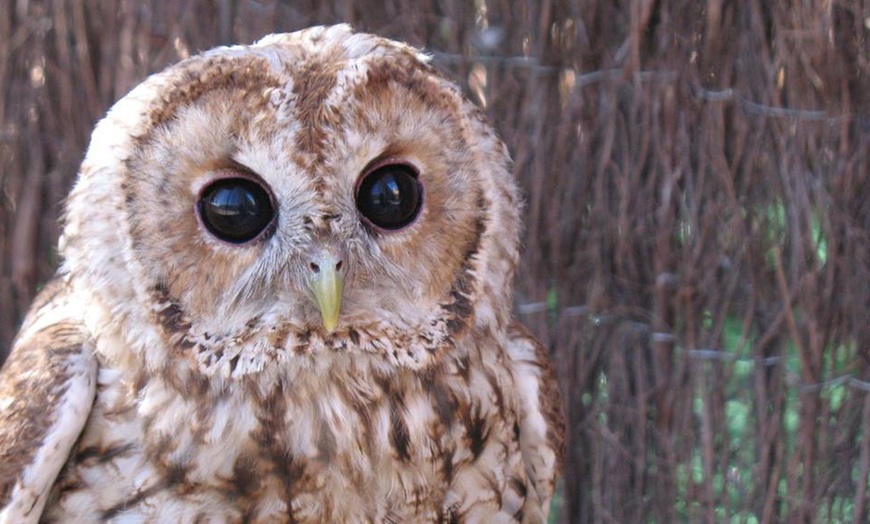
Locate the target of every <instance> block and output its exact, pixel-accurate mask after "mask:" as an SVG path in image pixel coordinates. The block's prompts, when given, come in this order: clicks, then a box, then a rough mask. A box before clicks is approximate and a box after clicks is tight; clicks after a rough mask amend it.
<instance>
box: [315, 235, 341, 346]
mask: <svg viewBox="0 0 870 524" xmlns="http://www.w3.org/2000/svg"><path fill="white" fill-rule="evenodd" d="M345 258H346V257H345V255H344V253H343V251H342V250H340V249H338V248H335V247H331V246H317V247H316V248H314V249H312V251H311V254H310V256H309V257H308V260H309V262H308V278H307V279H306V282H307V284H308V289H309V291H311V295H312V298H313V299H314V303H315V304H317V308H318V309H319V310H320V316H321V318H322V319H323V328H324V329H326V332H327V333H332V332H333V331H335V328H336V326H337V325H338V316H339V313H340V311H341V295H342V293H344V281H345V273H346V271H347V264H346V263H345V261H344V259H345Z"/></svg>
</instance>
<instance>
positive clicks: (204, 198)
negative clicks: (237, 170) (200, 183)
mask: <svg viewBox="0 0 870 524" xmlns="http://www.w3.org/2000/svg"><path fill="white" fill-rule="evenodd" d="M196 211H197V214H198V215H199V218H200V221H201V222H202V224H203V225H204V226H205V228H206V229H207V230H208V232H209V233H211V234H212V235H214V236H215V237H217V238H219V239H220V240H223V241H225V242H230V243H232V244H244V243H247V242H250V241H251V240H254V239H255V238H257V237H259V236H260V234H261V233H262V232H263V231H264V230H265V229H266V228H267V227H268V226H269V225H270V224H272V222H273V221H274V219H275V207H274V205H273V204H272V197H271V195H270V193H269V191H268V190H267V189H266V188H265V187H263V185H261V184H260V183H258V182H256V181H254V180H251V179H249V178H244V177H236V178H222V179H220V180H216V181H215V182H212V183H211V184H209V185H208V186H206V187H205V189H203V191H202V193H201V194H200V197H199V201H198V202H197V205H196Z"/></svg>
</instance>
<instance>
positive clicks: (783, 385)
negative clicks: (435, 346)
mask: <svg viewBox="0 0 870 524" xmlns="http://www.w3.org/2000/svg"><path fill="white" fill-rule="evenodd" d="M334 22H350V23H351V24H353V25H355V26H356V27H358V28H360V29H363V30H368V31H372V32H377V33H380V34H382V35H384V36H387V37H392V38H397V39H401V40H405V41H408V42H410V43H411V44H413V45H416V46H420V47H424V48H425V49H426V50H427V51H428V52H429V53H430V54H431V55H432V60H433V64H434V65H435V67H437V68H439V69H441V70H443V71H444V72H445V73H446V74H447V75H449V76H450V77H452V78H454V79H456V80H457V81H458V82H460V83H461V84H462V85H463V87H464V88H465V89H466V90H467V92H468V94H469V96H470V97H471V98H472V99H473V100H475V101H476V102H477V103H479V104H480V105H481V107H483V108H484V110H485V111H486V112H487V114H488V115H489V117H490V118H491V120H492V121H493V123H494V125H495V126H496V128H497V129H498V130H499V132H500V134H501V135H502V137H503V138H504V140H505V142H506V143H507V144H508V146H509V148H510V149H511V151H512V153H513V157H514V159H515V164H514V170H515V172H516V174H517V176H518V178H519V180H520V183H521V185H522V187H523V189H524V191H525V195H526V207H525V218H526V225H527V226H526V234H525V237H524V245H525V247H524V255H523V260H522V267H521V272H520V275H519V277H518V279H517V286H516V292H517V314H518V316H519V318H520V319H521V320H523V321H524V322H525V323H526V324H527V325H529V326H530V327H531V328H532V329H533V330H534V331H535V332H536V333H537V334H538V335H539V336H540V337H541V339H542V340H543V341H544V342H545V343H546V344H547V346H548V347H549V348H550V350H551V352H552V354H553V357H554V359H555V360H556V361H557V363H558V370H559V380H560V385H561V387H562V391H563V393H564V398H565V403H566V412H567V415H568V419H569V432H570V446H569V457H568V464H567V467H566V472H565V481H564V484H563V487H562V491H561V498H560V501H559V506H558V507H559V511H558V512H557V513H558V516H557V517H556V520H562V521H566V522H679V521H691V522H697V521H706V522H732V521H733V522H812V521H819V522H865V521H867V519H868V517H870V514H868V502H870V501H868V487H870V486H868V483H870V395H868V394H867V392H868V391H870V322H868V321H867V317H868V310H870V285H868V282H870V154H868V153H870V0H813V1H804V0H801V1H799V0H783V1H779V2H763V1H761V0H748V1H745V2H723V1H722V0H702V1H698V0H670V1H667V2H649V1H645V0H615V1H610V0H554V1H551V2H532V1H519V2H514V1H512V0H481V1H477V2H473V3H472V2H466V1H464V0H439V1H437V2H435V1H432V0H420V1H411V0H387V1H386V2H369V1H362V2H359V1H357V2H354V1H350V0H318V1H316V2H315V1H314V0H310V1H308V0H300V1H298V2H292V3H290V2H278V1H262V0H261V1H245V0H190V1H170V2H155V1H148V0H146V1H142V2H134V1H132V0H97V1H95V2H87V3H86V2H80V1H74V0H60V1H54V2H48V1H34V0H30V1H20V0H10V1H8V2H0V46H2V47H3V52H2V53H0V90H2V93H3V99H2V103H0V253H2V257H0V348H6V347H8V344H9V342H10V340H11V338H12V336H13V335H14V333H15V329H16V326H17V324H18V322H20V319H21V316H22V314H23V312H24V311H25V310H26V308H27V306H28V304H29V303H30V301H31V300H32V298H33V295H34V293H35V291H36V289H37V288H38V286H39V284H40V283H41V282H44V281H45V280H46V279H47V278H49V277H50V275H51V274H52V272H53V270H54V268H55V267H56V265H57V263H58V260H57V259H56V254H55V250H54V246H55V245H56V238H57V234H58V226H57V224H58V222H57V219H58V213H59V210H60V203H61V202H62V200H63V198H64V196H65V195H66V193H67V192H68V190H69V188H70V186H71V184H72V181H73V179H74V176H75V173H76V169H77V165H78V163H79V162H80V161H81V158H82V154H83V151H84V149H85V147H86V145H87V139H88V136H89V133H90V130H91V128H92V127H93V125H94V123H95V122H96V120H97V119H99V118H100V117H101V116H102V114H103V113H104V112H105V110H106V109H107V108H108V107H109V105H110V104H111V103H112V102H113V101H114V100H116V99H117V98H119V97H121V96H123V94H125V93H126V92H127V91H128V90H129V89H130V88H132V87H133V86H134V85H136V84H137V83H138V82H139V81H141V79H142V78H144V77H145V76H146V75H147V74H148V73H150V72H154V71H157V70H159V69H161V68H162V67H164V66H165V65H166V64H168V63H171V62H174V61H176V60H178V59H179V58H181V57H183V56H186V55H188V54H190V53H194V52H196V51H198V50H202V49H208V48H210V47H213V46H215V45H219V44H227V43H235V42H251V41H254V40H256V39H258V38H259V37H260V36H262V35H263V34H265V33H269V32H274V31H289V30H295V29H299V28H302V27H306V26H309V25H313V24H321V23H326V24H328V23H334Z"/></svg>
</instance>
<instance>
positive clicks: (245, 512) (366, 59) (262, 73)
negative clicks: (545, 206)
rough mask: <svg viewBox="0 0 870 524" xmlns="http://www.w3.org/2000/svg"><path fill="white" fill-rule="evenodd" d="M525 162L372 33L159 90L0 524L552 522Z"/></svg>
mask: <svg viewBox="0 0 870 524" xmlns="http://www.w3.org/2000/svg"><path fill="white" fill-rule="evenodd" d="M506 165H507V156H506V153H505V150H504V147H503V146H502V144H501V143H500V142H499V141H498V139H497V138H496V137H495V136H494V134H493V133H492V132H491V130H490V129H489V127H488V126H487V125H486V124H485V122H484V121H483V119H482V117H480V116H479V115H478V113H477V111H476V110H475V109H474V108H473V106H471V105H470V104H469V103H468V102H466V101H464V100H463V99H462V97H461V96H460V95H459V93H458V92H457V90H456V89H455V88H454V87H453V86H452V85H451V84H449V83H448V82H447V81H445V80H443V79H442V78H441V77H440V76H438V75H437V74H436V73H434V72H433V71H432V70H431V69H430V68H429V67H428V66H427V65H426V64H425V60H424V59H423V58H422V57H421V56H420V55H418V54H417V52H416V51H414V50H413V49H411V48H409V47H406V46H404V45H402V44H397V43H395V42H391V41H388V40H384V39H380V38H377V37H373V36H370V35H363V34H353V33H351V32H350V31H349V29H348V28H347V27H346V26H335V27H331V28H312V29H310V30H306V31H303V32H300V33H294V34H290V35H275V36H272V37H269V38H267V39H264V40H263V41H261V42H259V43H258V44H256V45H254V46H249V47H233V48H223V49H218V50H214V51H211V52H209V53H206V54H204V55H201V56H198V57H194V58H192V59H190V60H187V61H185V62H182V63H181V64H179V65H177V66H174V67H173V68H170V69H168V70H167V71H165V72H164V73H161V74H159V75H155V76H154V77H152V78H150V79H149V80H148V81H146V82H145V83H143V84H142V85H141V86H140V87H138V88H137V89H135V90H134V91H133V92H131V93H130V94H129V95H127V97H125V98H124V99H123V100H122V101H120V102H119V103H118V104H117V105H116V106H115V107H114V108H113V109H112V111H111V112H110V113H109V115H108V116H107V118H106V119H105V120H104V121H103V122H102V123H101V124H100V125H99V126H98V127H97V129H96V131H95V132H94V137H93V139H92V143H91V147H90V149H89V152H88V155H87V157H86V159H85V161H84V163H83V165H82V170H81V174H80V178H79V181H78V183H77V185H76V188H75V189H74V191H73V193H72V195H71V197H70V200H69V203H68V209H67V219H66V227H65V230H64V236H63V238H62V241H61V250H62V253H63V255H64V258H65V262H64V265H63V266H62V268H61V269H60V270H59V272H58V276H57V277H56V278H55V280H54V281H53V282H52V283H51V284H49V285H48V286H46V288H45V289H44V290H43V292H42V294H41V297H40V299H38V301H37V303H36V304H34V306H33V309H32V311H31V312H30V314H29V316H28V318H27V320H26V321H25V324H24V326H23V327H22V329H21V332H20V333H19V336H18V338H17V339H16V342H15V344H14V347H13V352H12V354H11V356H10V359H9V361H8V362H7V364H6V366H5V367H4V369H3V372H2V374H0V415H2V416H3V420H4V423H3V424H2V425H0V521H4V522H5V521H9V522H22V521H36V520H39V519H43V520H47V521H58V522H68V521H95V520H100V519H108V520H118V521H131V522H139V521H143V520H146V521H159V522H171V521H182V522H195V521H197V522H198V521H209V522H220V521H227V522H239V521H256V522H259V521H262V522H272V521H275V522H284V521H288V522H289V521H292V522H417V521H422V522H427V521H451V520H458V521H469V522H474V521H479V522H499V521H506V522H512V521H526V522H541V521H544V520H545V519H546V515H547V511H548V505H549V500H550V496H551V495H552V492H553V487H554V482H555V478H556V475H557V470H558V463H559V461H560V454H561V448H562V439H563V435H562V432H563V423H562V419H561V414H560V413H559V409H560V407H559V402H558V395H557V387H556V384H555V381H554V378H553V373H552V369H551V367H550V364H549V361H548V358H547V355H546V351H544V350H543V349H542V348H541V347H540V346H539V345H538V344H537V343H536V342H535V341H534V339H533V338H531V336H530V335H528V334H527V333H526V332H525V331H524V330H523V329H522V328H521V327H519V326H518V325H517V324H515V323H514V322H513V321H512V320H511V316H510V310H511V307H510V305H511V293H512V288H511V279H512V276H513V272H514V268H515V266H516V263H517V243H518V240H517V236H518V228H519V218H518V214H519V211H518V207H519V202H518V200H517V197H516V188H515V185H514V182H513V180H512V178H511V176H510V175H509V173H508V171H507V168H506ZM239 195H242V196H241V197H240V196H239ZM384 195H387V196H384ZM245 206H247V207H245ZM240 210H241V211H240ZM228 215H229V218H227V216H228ZM239 217H241V218H239ZM234 220H235V222H234Z"/></svg>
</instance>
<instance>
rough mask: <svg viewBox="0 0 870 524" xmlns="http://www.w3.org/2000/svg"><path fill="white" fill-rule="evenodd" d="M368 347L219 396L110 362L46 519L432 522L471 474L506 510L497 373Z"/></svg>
mask: <svg viewBox="0 0 870 524" xmlns="http://www.w3.org/2000/svg"><path fill="white" fill-rule="evenodd" d="M365 358H368V357H364V356H363V357H361V356H360V355H355V356H340V355H336V356H335V357H334V362H332V363H331V364H330V365H328V366H325V367H323V366H320V367H318V368H317V369H310V370H309V371H310V372H307V373H305V372H296V373H294V374H293V375H292V378H293V380H292V381H291V380H289V378H288V377H281V376H278V377H277V378H275V377H273V379H271V380H268V381H266V380H264V381H260V380H258V378H257V376H256V375H246V376H245V377H244V379H243V380H239V381H236V382H233V383H231V384H229V385H227V386H226V387H224V388H222V389H220V390H219V391H215V390H214V388H211V387H209V386H210V385H209V384H208V382H207V381H206V380H205V379H203V378H202V376H199V378H195V377H196V375H192V374H185V373H175V374H173V376H172V378H171V379H167V377H166V376H164V377H148V378H144V377H143V376H141V375H140V376H138V377H136V376H131V375H129V374H125V373H123V372H120V371H113V370H111V369H103V370H102V371H101V374H100V384H99V386H98V392H97V401H96V404H95V406H94V410H93V412H92V414H91V418H90V420H89V422H88V425H87V427H86V429H85V432H84V434H83V436H82V438H81V439H80V441H79V443H78V444H77V446H76V448H75V449H74V452H73V455H72V457H71V459H70V461H69V463H68V465H67V468H66V469H65V470H64V472H63V473H62V476H61V479H60V481H59V482H58V484H57V485H56V486H55V490H54V494H53V497H52V501H50V503H49V508H48V511H47V515H48V516H49V517H50V518H52V517H54V518H57V520H69V518H70V517H76V518H80V519H83V520H96V519H106V518H109V519H111V518H115V517H118V518H121V517H125V518H126V517H130V518H134V517H135V518H140V517H141V518H146V519H149V520H150V519H153V520H158V521H195V520H197V519H198V518H202V517H204V518H206V519H207V520H209V521H224V520H226V521H238V520H255V521H256V520H270V521H271V520H278V521H282V520H294V521H311V522H323V521H347V522H352V521H375V522H378V521H387V520H393V521H409V520H411V521H435V520H441V519H442V518H444V516H445V512H448V513H449V512H451V511H453V510H452V509H451V508H454V509H457V508H459V507H460V506H461V505H462V504H463V500H464V499H465V498H467V497H468V496H469V493H470V492H471V491H474V492H475V496H479V493H477V489H476V488H475V487H474V486H473V485H470V484H469V482H471V481H469V480H468V479H469V478H475V479H476V480H474V482H479V483H480V482H482V483H483V484H484V486H483V487H481V488H480V490H479V491H481V492H485V491H486V490H489V491H492V492H493V493H492V494H491V498H492V499H493V500H495V499H498V500H500V504H502V505H503V506H506V508H507V509H511V511H509V512H508V513H505V515H508V514H514V513H515V512H516V511H519V508H520V507H521V506H522V505H523V495H522V492H523V491H525V488H523V486H525V485H526V484H527V479H526V476H525V472H524V470H523V467H522V459H521V455H520V451H519V446H518V443H517V442H516V438H515V431H514V428H515V426H516V425H515V420H516V403H515V401H514V400H513V398H512V397H511V395H510V394H509V388H508V387H507V386H508V385H509V384H510V377H509V373H508V372H507V370H506V369H499V368H498V367H497V366H483V365H481V366H477V365H475V362H474V360H475V359H473V358H460V359H457V360H455V361H451V362H449V363H447V364H445V365H444V366H440V367H439V368H438V369H437V370H433V371H431V372H429V373H426V374H424V375H422V376H420V375H417V374H415V373H413V372H410V371H407V370H405V371H392V372H386V371H384V368H382V367H380V366H376V365H371V364H372V363H370V362H364V361H363V360H360V359H365ZM478 364H483V363H482V362H478ZM471 473H473V475H472V474H471ZM481 475H482V476H481ZM511 486H513V487H511ZM484 488H485V489H484ZM496 490H498V493H496V492H495V491H496ZM291 516H292V519H291Z"/></svg>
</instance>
